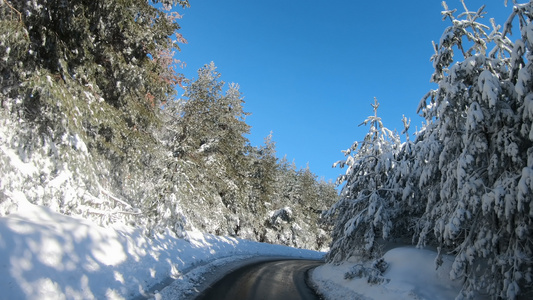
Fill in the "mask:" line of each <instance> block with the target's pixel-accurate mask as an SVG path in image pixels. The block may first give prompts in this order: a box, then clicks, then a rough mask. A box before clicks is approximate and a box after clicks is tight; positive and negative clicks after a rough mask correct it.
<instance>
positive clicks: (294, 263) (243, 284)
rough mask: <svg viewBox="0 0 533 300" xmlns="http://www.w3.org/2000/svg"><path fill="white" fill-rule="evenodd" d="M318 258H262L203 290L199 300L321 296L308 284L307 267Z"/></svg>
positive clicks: (312, 264) (307, 297)
mask: <svg viewBox="0 0 533 300" xmlns="http://www.w3.org/2000/svg"><path fill="white" fill-rule="evenodd" d="M321 264H323V262H322V261H317V260H297V259H296V260H277V261H267V262H259V263H255V264H251V265H247V266H244V267H242V268H240V269H237V270H235V271H233V272H231V273H229V274H227V275H226V276H225V277H223V278H222V279H220V280H219V281H218V282H216V283H215V284H214V285H213V286H211V287H209V288H208V289H206V290H205V291H204V292H202V293H201V294H200V295H199V296H198V297H197V298H196V299H197V300H214V299H216V300H224V299H228V300H229V299H231V300H235V299H239V300H247V299H249V300H252V299H254V300H257V299H265V300H266V299H268V300H276V299H283V300H286V299H291V300H297V299H302V300H303V299H305V300H308V299H319V297H318V296H317V295H316V293H315V292H314V291H313V290H312V289H311V288H309V287H308V286H307V283H306V279H307V271H308V270H310V269H312V268H314V267H317V266H319V265H321Z"/></svg>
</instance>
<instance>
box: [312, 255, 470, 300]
mask: <svg viewBox="0 0 533 300" xmlns="http://www.w3.org/2000/svg"><path fill="white" fill-rule="evenodd" d="M436 256H437V253H436V252H435V251H431V250H427V249H417V248H414V247H399V248H394V249H391V250H389V251H387V252H386V253H385V255H384V259H385V261H386V262H387V263H388V264H389V266H388V269H387V270H386V271H385V272H384V273H383V277H384V278H385V282H384V283H382V284H374V285H370V284H369V283H368V282H367V278H353V279H345V277H344V276H343V274H345V273H347V272H349V271H350V270H351V269H352V268H353V266H354V264H355V263H354V262H344V263H342V264H340V265H333V264H326V265H323V266H320V267H318V268H317V269H315V270H314V271H313V272H312V273H311V276H312V280H313V281H314V282H315V284H316V285H317V287H318V289H319V290H320V293H321V294H322V296H324V298H325V299H383V300H388V299H391V300H396V299H417V300H420V299H432V300H439V299H443V300H444V299H454V298H455V297H456V296H457V295H458V294H459V291H460V290H461V281H451V280H450V279H449V273H450V270H451V265H452V261H453V258H452V257H450V256H444V255H443V264H442V265H441V266H440V267H439V268H438V269H436V266H435V257H436Z"/></svg>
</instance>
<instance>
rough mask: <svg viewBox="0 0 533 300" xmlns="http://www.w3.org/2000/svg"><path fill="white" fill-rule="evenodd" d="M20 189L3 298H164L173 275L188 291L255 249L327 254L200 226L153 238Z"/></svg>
mask: <svg viewBox="0 0 533 300" xmlns="http://www.w3.org/2000/svg"><path fill="white" fill-rule="evenodd" d="M16 196H17V198H19V201H18V203H20V205H21V206H20V207H19V213H16V214H11V215H9V216H7V217H2V218H0V274H2V280H0V291H2V294H1V298H3V299H143V298H149V297H155V298H164V297H163V296H162V295H160V294H159V293H157V292H156V291H155V289H162V288H164V287H165V286H166V285H170V284H171V283H173V282H174V284H173V285H172V286H173V287H174V289H172V294H173V295H174V296H175V295H176V294H178V295H179V294H181V296H183V297H185V295H187V294H190V293H192V292H194V290H195V289H196V287H197V286H198V285H199V284H200V282H201V281H202V279H203V277H204V276H205V275H206V273H208V272H211V270H212V268H213V267H216V266H220V265H222V264H228V263H230V262H235V261H239V260H242V259H245V258H249V257H252V256H265V255H271V256H291V257H302V258H321V257H322V256H323V253H319V252H314V251H308V250H300V249H294V248H289V247H284V246H277V245H269V244H263V243H256V242H250V241H244V240H238V239H234V238H229V237H217V236H213V235H208V234H202V233H198V232H189V233H188V237H187V238H186V239H179V238H176V237H174V236H172V235H171V234H161V235H158V236H156V237H154V238H153V239H149V238H147V237H145V236H143V235H142V234H140V231H139V230H135V229H133V228H131V227H127V226H114V227H113V228H103V227H99V226H97V225H95V224H94V223H92V222H90V221H87V220H85V219H81V218H76V217H70V216H65V215H61V214H58V213H55V212H53V211H52V210H50V209H48V208H45V207H42V206H37V205H33V204H30V203H29V202H27V201H26V200H25V198H24V195H22V194H19V195H16ZM180 298H181V297H180Z"/></svg>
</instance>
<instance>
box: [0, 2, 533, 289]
mask: <svg viewBox="0 0 533 300" xmlns="http://www.w3.org/2000/svg"><path fill="white" fill-rule="evenodd" d="M443 4H444V11H443V12H442V14H443V17H444V18H445V19H446V20H447V21H448V22H449V24H450V25H449V27H448V28H447V29H446V30H445V31H444V33H443V34H442V36H441V38H440V40H439V41H438V42H436V43H434V50H435V54H434V55H433V56H432V57H431V61H432V63H433V67H434V73H433V75H432V77H431V78H432V82H434V83H436V84H437V86H438V87H437V88H436V89H435V90H431V91H429V92H428V93H427V94H426V95H425V96H424V97H423V98H422V100H421V101H420V105H419V107H418V113H419V114H420V115H421V116H422V117H423V118H424V119H425V123H424V126H423V128H421V129H419V130H417V131H416V132H415V133H414V135H411V134H412V133H410V132H409V130H410V121H409V120H408V119H407V118H404V129H403V132H402V133H401V134H398V133H397V132H396V131H393V130H389V129H387V128H386V127H384V126H383V122H382V120H381V118H380V117H379V101H378V99H375V101H374V103H373V105H372V107H373V114H372V115H371V116H370V117H368V118H367V119H366V120H364V121H363V123H362V125H364V126H368V128H369V130H368V133H367V134H366V136H364V137H363V139H362V140H360V141H356V142H354V144H353V145H352V146H351V147H350V148H349V149H347V150H345V151H343V152H344V153H345V155H346V158H345V159H344V160H341V161H339V162H337V163H335V165H336V166H340V167H345V168H346V170H345V174H344V175H342V176H340V177H339V179H338V181H337V184H339V185H342V189H341V191H340V194H337V191H336V189H335V184H333V183H328V182H324V181H323V180H320V179H318V178H317V176H316V175H315V174H313V173H312V172H311V171H310V170H309V168H304V169H298V168H297V167H296V166H295V165H294V164H293V163H291V162H290V161H289V160H288V159H287V158H281V159H280V158H278V156H277V155H278V154H277V153H276V147H275V145H276V144H275V141H274V137H273V136H272V135H269V136H267V137H265V141H264V144H263V145H260V146H255V145H251V144H250V142H249V141H248V139H247V138H246V135H247V134H248V133H249V131H250V126H249V125H248V124H247V123H246V117H247V116H248V115H249V113H248V112H245V111H244V106H243V105H244V101H243V95H241V93H240V91H239V86H238V85H236V84H230V85H226V84H225V82H224V81H223V80H222V79H221V77H222V75H221V74H219V73H218V72H217V69H216V66H215V64H214V63H206V65H205V66H204V67H202V68H200V69H199V70H198V73H197V77H196V78H184V76H183V75H181V74H180V73H179V64H180V62H179V61H177V60H176V59H175V55H174V54H175V53H176V51H179V45H180V42H183V41H184V37H183V36H181V34H180V33H179V28H180V26H179V20H180V18H181V16H180V15H179V14H178V13H176V10H173V9H172V7H179V8H183V9H185V8H187V7H189V1H187V0H161V1H160V0H152V1H141V0H126V1H112V0H98V1H86V0H73V1H64V0H39V1H38V0H30V1H22V0H9V1H8V0H4V1H1V2H0V74H1V76H0V87H1V90H0V93H1V96H0V97H1V98H0V101H1V109H0V124H1V125H0V137H1V139H0V174H2V177H1V178H0V216H5V215H8V214H10V213H12V212H16V211H17V209H18V203H17V201H16V200H15V199H16V197H14V193H15V192H20V193H23V194H24V195H25V197H26V198H27V199H29V200H30V202H32V203H34V204H39V205H43V206H47V207H50V208H51V209H53V210H55V211H57V212H60V213H63V214H66V215H76V216H82V217H84V218H87V219H90V220H93V221H96V222H98V223H99V224H101V225H107V224H113V223H126V224H129V225H131V226H135V227H138V228H143V230H144V232H145V234H146V235H147V236H152V235H154V234H155V233H157V232H164V231H171V232H173V234H175V235H176V236H178V237H180V236H183V235H184V233H185V232H186V231H187V230H200V231H202V232H209V233H214V234H217V235H229V236H235V237H240V238H246V239H251V240H255V241H262V242H268V243H277V244H284V245H289V246H293V247H301V248H307V249H316V250H321V249H325V250H327V249H329V252H328V254H327V261H328V262H330V263H339V262H342V261H347V260H350V259H352V258H353V257H356V258H358V259H360V260H364V261H375V262H376V263H375V266H376V269H377V270H378V271H377V272H378V273H379V272H380V271H379V269H380V267H379V262H380V257H381V256H382V255H383V245H384V244H385V242H386V241H393V242H398V243H402V244H413V245H416V246H417V247H421V248H423V247H433V248H435V249H437V251H438V255H437V257H436V259H435V263H436V267H438V266H439V265H440V264H441V262H442V260H441V258H440V257H441V255H444V254H451V255H453V256H454V257H455V259H454V263H453V268H452V272H451V273H450V277H451V278H452V279H457V280H461V281H462V282H463V290H462V291H461V294H460V295H458V299H472V298H473V297H474V296H475V295H476V293H481V294H483V295H491V297H492V298H494V299H515V298H517V297H518V296H520V295H524V294H525V295H530V294H531V293H532V286H533V282H532V276H533V274H532V272H533V271H532V268H533V263H532V257H533V239H532V232H533V222H532V218H533V203H532V198H533V193H532V192H533V191H532V189H533V65H532V60H533V57H532V50H533V22H532V20H533V2H531V1H530V2H528V3H524V4H519V3H517V1H513V5H514V10H513V12H512V14H511V15H510V16H509V18H508V20H507V21H506V23H505V24H503V26H500V25H497V24H495V22H494V21H492V20H490V19H489V24H486V20H487V18H482V17H483V16H484V15H485V11H484V10H483V7H482V8H480V9H479V10H477V11H469V10H468V9H467V8H466V6H464V12H458V10H456V9H449V8H448V7H447V5H446V3H443ZM463 4H464V3H463ZM512 33H514V34H515V35H513V39H514V40H512V39H511V34H512ZM177 87H181V88H182V89H183V90H184V93H183V94H182V95H178V94H177V90H178V89H177ZM401 135H404V136H403V137H402V136H401ZM413 136H414V137H413ZM14 153H16V154H14ZM21 165H24V166H25V168H24V172H20V171H19V170H20V169H21V168H20V166H21ZM328 247H329V248H328ZM372 274H376V273H375V272H373V273H372ZM378 277H379V276H378Z"/></svg>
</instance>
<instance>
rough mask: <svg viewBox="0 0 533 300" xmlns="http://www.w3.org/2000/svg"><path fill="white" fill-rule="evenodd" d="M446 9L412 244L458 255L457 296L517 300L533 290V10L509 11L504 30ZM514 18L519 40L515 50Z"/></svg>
mask: <svg viewBox="0 0 533 300" xmlns="http://www.w3.org/2000/svg"><path fill="white" fill-rule="evenodd" d="M444 6H445V11H444V12H443V15H444V16H445V18H449V19H450V20H451V22H452V25H451V26H450V27H448V28H447V29H446V30H445V32H444V34H443V35H442V37H441V40H440V41H439V43H438V44H436V45H435V51H436V53H435V55H434V56H433V57H432V61H433V65H434V67H435V73H434V74H433V77H432V80H433V81H434V82H436V83H437V84H438V89H437V90H435V91H431V92H430V93H428V95H427V96H426V97H424V99H423V101H422V102H421V104H420V106H419V110H420V111H422V114H423V116H424V117H425V118H426V120H427V122H428V125H427V126H426V127H425V128H424V130H423V131H422V132H421V133H420V134H419V140H418V141H417V144H416V145H417V147H418V149H417V150H418V151H419V153H418V154H417V155H418V157H419V161H420V162H422V161H423V162H424V163H423V164H421V165H419V166H418V168H422V169H423V170H422V172H421V176H420V181H419V188H420V190H421V194H422V195H427V197H425V198H424V197H421V200H423V201H425V203H426V209H425V212H424V214H423V215H422V216H421V217H420V219H419V221H418V223H417V224H416V226H415V228H417V229H418V232H417V235H418V239H419V241H418V243H419V245H420V246H424V245H426V244H427V243H428V242H429V243H430V244H432V243H435V244H436V245H437V246H439V247H440V248H441V249H442V251H448V252H450V253H453V254H455V256H456V258H455V262H454V264H453V270H452V272H451V274H450V276H451V277H452V278H453V279H460V280H464V282H465V285H464V289H463V291H462V293H461V295H460V296H461V297H465V298H470V297H472V296H473V295H474V292H476V291H477V292H480V293H487V294H489V295H491V296H492V297H493V298H508V299H514V298H515V297H516V296H517V295H518V294H519V292H520V291H521V290H527V289H530V288H531V284H532V281H531V276H532V273H531V272H532V271H531V269H532V261H531V259H530V258H531V255H532V254H533V252H532V251H533V248H532V246H533V244H532V240H531V232H532V229H533V224H532V222H531V217H532V216H533V215H532V214H531V205H530V204H531V199H532V198H531V197H532V196H531V195H532V194H531V176H530V175H529V174H530V173H531V171H530V170H531V165H530V163H531V162H530V161H529V162H528V155H530V153H531V152H532V150H531V137H530V130H531V121H530V120H531V119H530V115H529V112H528V109H529V107H528V102H527V101H528V100H527V99H528V94H529V93H530V90H531V86H532V85H531V83H532V82H531V74H532V73H531V72H532V71H533V70H532V69H531V66H530V65H529V63H528V62H529V60H530V58H531V57H530V53H531V52H530V51H531V43H530V42H529V40H533V35H532V34H531V32H533V31H531V30H532V29H533V27H532V26H531V25H530V24H531V20H532V16H533V15H532V9H533V3H532V2H530V3H528V4H515V8H514V11H513V14H512V15H511V17H510V18H509V20H508V21H507V23H506V25H505V27H504V29H503V32H500V29H501V28H500V27H499V26H496V25H495V24H494V22H493V21H491V22H492V26H491V27H489V26H486V25H484V24H482V23H481V19H482V16H483V14H484V12H483V8H481V9H479V10H478V11H477V12H471V11H468V10H467V7H466V5H464V8H465V12H464V13H463V14H461V15H459V17H457V18H456V17H454V13H455V10H448V8H447V7H446V5H444ZM515 17H516V18H518V19H519V26H520V30H521V33H522V34H521V37H520V39H518V40H517V41H516V42H514V43H512V42H511V41H510V39H509V37H508V35H509V34H510V33H511V32H510V29H511V24H512V22H513V19H514V18H515ZM489 47H492V48H490V49H489ZM454 51H456V52H459V53H460V54H461V57H459V58H457V55H455V54H456V53H454ZM428 100H429V101H430V102H429V103H427V101H428ZM528 164H529V165H528ZM487 265H488V266H491V267H490V268H487V267H486V266H487Z"/></svg>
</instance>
